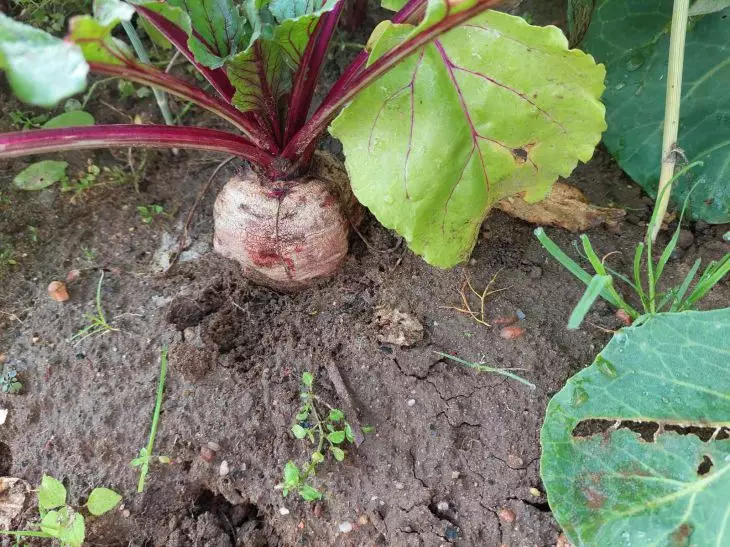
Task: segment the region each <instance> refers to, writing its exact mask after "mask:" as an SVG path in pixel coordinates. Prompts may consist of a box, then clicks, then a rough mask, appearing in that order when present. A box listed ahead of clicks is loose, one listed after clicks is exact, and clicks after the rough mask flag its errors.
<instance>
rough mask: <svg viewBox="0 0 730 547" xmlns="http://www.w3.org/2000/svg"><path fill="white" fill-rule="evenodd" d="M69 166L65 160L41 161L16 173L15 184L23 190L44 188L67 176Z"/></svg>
mask: <svg viewBox="0 0 730 547" xmlns="http://www.w3.org/2000/svg"><path fill="white" fill-rule="evenodd" d="M67 167H68V163H67V162H65V161H54V160H43V161H39V162H36V163H34V164H32V165H30V166H29V167H26V168H25V169H23V170H22V171H21V172H20V173H18V174H17V175H15V178H14V179H13V184H15V186H16V188H20V189H21V190H42V189H43V188H47V187H49V186H50V185H51V184H54V183H56V182H58V181H59V180H61V179H63V178H65V177H66V168H67Z"/></svg>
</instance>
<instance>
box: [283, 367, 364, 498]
mask: <svg viewBox="0 0 730 547" xmlns="http://www.w3.org/2000/svg"><path fill="white" fill-rule="evenodd" d="M299 398H300V399H301V402H302V404H301V406H300V407H299V411H298V412H297V415H296V422H295V423H294V425H292V427H291V432H292V433H293V434H294V436H295V437H296V438H297V439H300V440H304V439H308V440H309V442H311V443H312V445H313V446H314V447H315V448H314V451H313V452H312V454H311V456H310V457H309V462H308V463H306V464H303V465H302V466H301V467H299V466H297V464H296V463H294V462H293V461H291V460H289V461H288V462H287V463H286V465H285V466H284V481H283V482H282V483H281V484H279V485H278V486H277V488H281V493H282V494H283V496H284V497H286V496H288V495H289V492H298V493H299V495H300V496H301V497H302V499H303V500H305V501H316V500H319V499H322V493H321V492H320V491H319V490H317V489H316V488H315V487H314V486H312V484H311V481H312V479H313V478H314V477H315V475H316V473H317V466H318V465H319V464H320V463H322V462H323V461H324V460H325V452H329V453H330V454H332V457H334V459H335V460H336V461H338V462H341V461H343V460H344V459H345V454H346V452H345V451H344V450H343V449H342V446H343V445H344V443H346V442H347V443H352V442H353V441H354V436H353V434H352V427H351V426H350V424H349V423H347V422H346V421H345V415H344V413H343V412H342V411H341V410H339V409H337V408H333V407H332V406H330V405H329V404H327V403H326V402H325V401H323V400H322V399H321V398H320V397H319V396H318V395H317V394H316V393H315V392H314V376H313V375H312V373H311V372H305V373H303V374H302V385H301V391H300V393H299ZM323 407H324V408H326V409H327V414H324V413H323ZM363 431H365V430H364V429H363Z"/></svg>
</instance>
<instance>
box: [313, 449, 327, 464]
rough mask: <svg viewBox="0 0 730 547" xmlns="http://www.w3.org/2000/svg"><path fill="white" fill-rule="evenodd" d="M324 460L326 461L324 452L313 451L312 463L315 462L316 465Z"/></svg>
mask: <svg viewBox="0 0 730 547" xmlns="http://www.w3.org/2000/svg"><path fill="white" fill-rule="evenodd" d="M323 461H324V454H322V453H321V452H313V453H312V463H313V464H315V465H316V464H318V463H322V462H323Z"/></svg>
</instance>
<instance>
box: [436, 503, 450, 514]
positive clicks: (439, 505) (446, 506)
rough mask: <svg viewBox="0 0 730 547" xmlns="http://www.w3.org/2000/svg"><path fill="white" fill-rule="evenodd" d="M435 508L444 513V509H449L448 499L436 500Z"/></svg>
mask: <svg viewBox="0 0 730 547" xmlns="http://www.w3.org/2000/svg"><path fill="white" fill-rule="evenodd" d="M436 509H438V511H439V512H440V513H445V512H446V511H448V510H449V502H448V501H440V502H438V503H437V504H436Z"/></svg>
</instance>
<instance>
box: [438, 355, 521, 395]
mask: <svg viewBox="0 0 730 547" xmlns="http://www.w3.org/2000/svg"><path fill="white" fill-rule="evenodd" d="M434 353H435V354H436V355H440V356H441V357H444V358H446V359H451V360H452V361H456V362H457V363H461V364H462V365H465V366H467V367H469V368H472V369H474V370H478V371H479V372H494V373H496V374H501V375H502V376H506V377H507V378H512V379H513V380H517V381H518V382H520V383H522V384H525V385H526V386H527V387H529V388H530V389H535V384H533V383H532V382H528V381H527V380H525V379H524V378H522V377H520V376H518V375H517V374H514V373H513V372H510V371H512V370H523V369H517V368H497V367H490V366H488V365H485V364H484V363H472V362H471V361H466V360H465V359H461V358H459V357H456V356H455V355H449V354H448V353H442V352H440V351H434Z"/></svg>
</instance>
